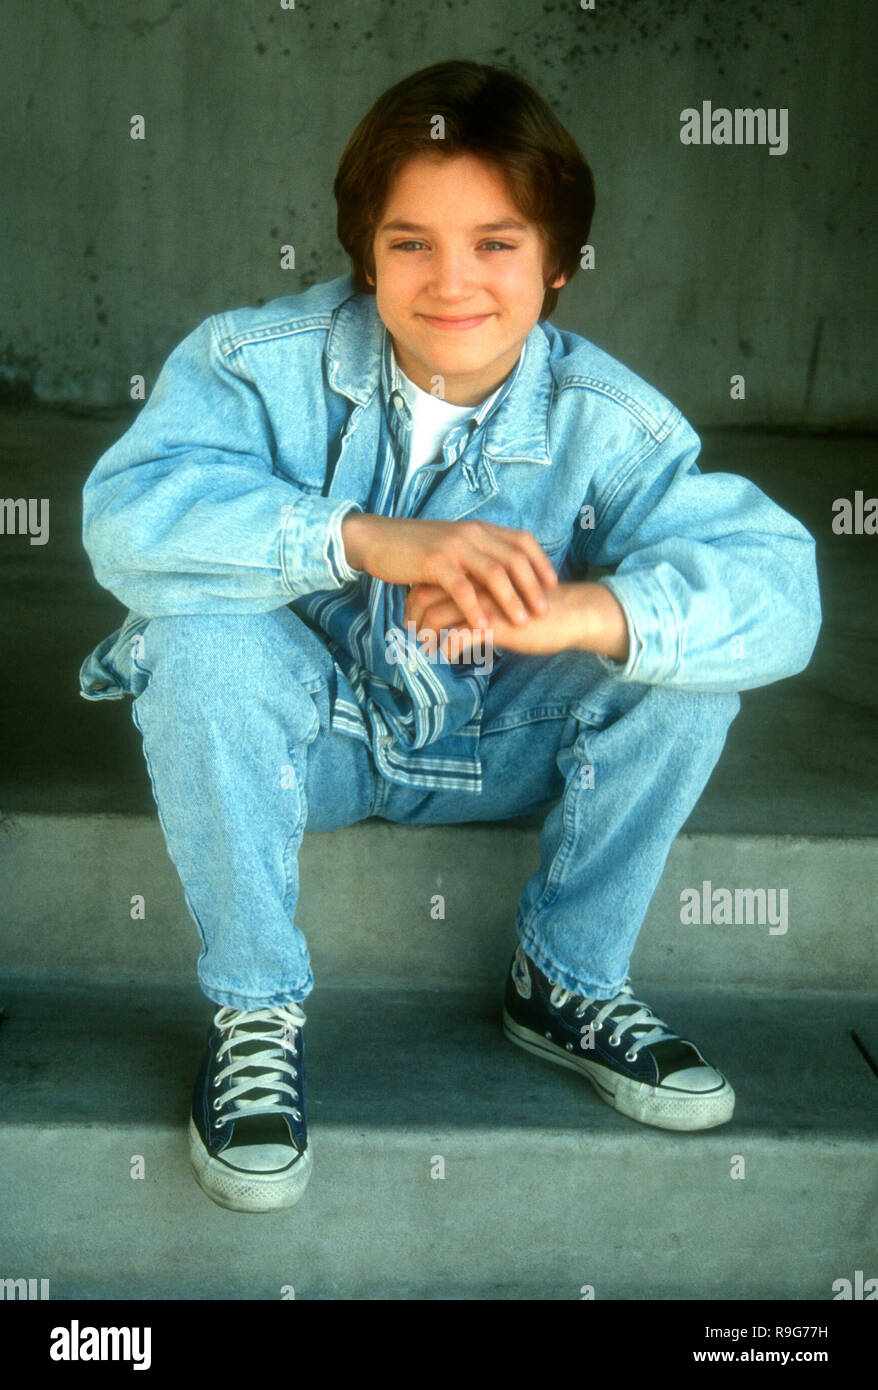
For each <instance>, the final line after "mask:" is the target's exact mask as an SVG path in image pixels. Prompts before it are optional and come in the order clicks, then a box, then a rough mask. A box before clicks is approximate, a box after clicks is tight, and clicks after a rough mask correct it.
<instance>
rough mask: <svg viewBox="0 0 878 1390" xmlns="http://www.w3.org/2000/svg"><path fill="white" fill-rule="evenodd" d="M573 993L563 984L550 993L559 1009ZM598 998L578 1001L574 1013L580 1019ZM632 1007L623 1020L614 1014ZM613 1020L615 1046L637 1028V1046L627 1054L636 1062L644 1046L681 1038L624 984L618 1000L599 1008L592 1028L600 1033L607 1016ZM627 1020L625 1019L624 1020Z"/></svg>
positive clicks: (553, 1002) (612, 1000) (551, 1001)
mask: <svg viewBox="0 0 878 1390" xmlns="http://www.w3.org/2000/svg"><path fill="white" fill-rule="evenodd" d="M572 998H573V994H572V992H571V991H570V990H569V989H563V988H562V986H561V985H555V986H554V988H553V989H552V992H551V994H550V995H549V1002H550V1004H552V1005H554V1007H555V1008H556V1009H560V1008H563V1007H564V1005H565V1004H566V1003H567V1001H568V999H572ZM594 1002H595V1001H594V1000H593V999H583V1001H582V1003H581V1004H577V1006H576V1008H575V1009H574V1013H575V1014H576V1016H577V1018H582V1015H583V1014H584V1013H585V1011H586V1009H587V1008H588V1006H589V1005H590V1004H593V1003H594ZM620 1006H621V1007H623V1008H626V1009H630V1010H631V1012H630V1013H626V1014H623V1015H622V1019H618V1018H613V1013H614V1011H615V1010H616V1009H618V1008H619V1007H620ZM607 1018H609V1019H612V1021H613V1023H614V1024H615V1025H616V1026H615V1029H614V1031H613V1033H612V1034H611V1035H610V1042H611V1044H612V1045H613V1046H618V1044H619V1043H620V1042H621V1041H622V1034H623V1033H627V1032H628V1031H629V1029H633V1030H634V1036H635V1039H636V1042H637V1045H636V1047H634V1048H629V1050H628V1053H627V1056H628V1058H629V1060H630V1061H632V1062H633V1061H635V1059H636V1057H637V1054H638V1052H639V1051H640V1049H641V1048H642V1047H652V1046H653V1044H654V1043H659V1042H665V1041H668V1040H671V1039H673V1040H674V1041H676V1040H677V1039H678V1036H679V1035H678V1034H677V1033H672V1032H671V1031H670V1029H669V1028H668V1025H667V1024H666V1023H665V1022H664V1020H663V1019H661V1018H657V1017H656V1015H655V1014H654V1013H653V1011H652V1009H651V1008H650V1007H649V1005H648V1004H644V1002H643V1000H642V999H635V998H634V992H633V990H632V989H631V986H630V985H627V984H626V985H623V986H622V988H621V990H620V991H619V993H618V994H617V995H616V997H615V998H614V999H608V1000H607V1002H606V1003H605V1004H604V1006H603V1008H601V1009H598V1011H597V1013H596V1014H595V1017H594V1022H593V1024H592V1027H593V1028H594V1031H595V1032H596V1033H599V1032H600V1030H601V1028H602V1027H603V1025H604V1020H605V1019H607ZM622 1020H624V1021H622Z"/></svg>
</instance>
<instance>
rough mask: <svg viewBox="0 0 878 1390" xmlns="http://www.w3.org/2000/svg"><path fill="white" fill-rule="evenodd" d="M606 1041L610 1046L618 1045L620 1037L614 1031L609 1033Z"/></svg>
mask: <svg viewBox="0 0 878 1390" xmlns="http://www.w3.org/2000/svg"><path fill="white" fill-rule="evenodd" d="M607 1041H608V1043H609V1044H610V1047H618V1046H619V1044H620V1043H621V1041H622V1039H621V1038H618V1037H617V1036H616V1034H615V1033H611V1034H610V1036H609V1038H608V1039H607Z"/></svg>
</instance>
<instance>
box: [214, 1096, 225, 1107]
mask: <svg viewBox="0 0 878 1390" xmlns="http://www.w3.org/2000/svg"><path fill="white" fill-rule="evenodd" d="M213 1108H214V1110H222V1108H223V1098H222V1096H217V1098H216V1100H215V1101H214V1103H213Z"/></svg>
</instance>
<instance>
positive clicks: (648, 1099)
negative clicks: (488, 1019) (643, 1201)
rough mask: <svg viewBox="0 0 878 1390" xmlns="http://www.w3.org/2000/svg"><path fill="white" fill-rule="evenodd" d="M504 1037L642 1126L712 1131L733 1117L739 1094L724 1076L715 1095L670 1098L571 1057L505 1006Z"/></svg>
mask: <svg viewBox="0 0 878 1390" xmlns="http://www.w3.org/2000/svg"><path fill="white" fill-rule="evenodd" d="M503 1032H504V1033H505V1034H506V1037H507V1038H508V1039H509V1041H510V1042H514V1043H516V1044H517V1045H518V1047H522V1048H524V1050H525V1052H532V1053H533V1054H534V1055H535V1056H537V1057H543V1058H545V1060H546V1061H547V1062H554V1063H555V1065H556V1066H559V1067H569V1068H570V1069H571V1070H572V1071H575V1072H578V1073H579V1075H580V1076H584V1077H585V1078H586V1079H587V1080H588V1081H590V1082H591V1084H592V1086H593V1087H594V1089H595V1091H596V1092H597V1094H598V1095H599V1096H600V1098H601V1100H603V1101H606V1103H607V1105H611V1106H612V1107H613V1109H614V1110H618V1111H619V1113H620V1115H627V1116H628V1118H629V1119H630V1120H639V1121H640V1123H641V1124H645V1125H655V1126H656V1128H658V1129H676V1130H693V1129H713V1128H714V1127H715V1126H716V1125H724V1124H726V1123H727V1122H728V1121H729V1120H730V1119H731V1118H732V1114H733V1113H734V1109H735V1093H734V1091H733V1090H732V1087H731V1086H730V1085H729V1083H728V1081H726V1079H725V1077H723V1084H722V1086H720V1087H718V1088H717V1089H716V1090H715V1091H708V1092H695V1093H693V1092H689V1093H688V1094H687V1093H686V1092H680V1091H678V1092H676V1093H673V1094H670V1093H668V1092H667V1091H662V1090H661V1089H660V1088H658V1087H656V1086H649V1085H647V1084H646V1083H645V1082H643V1081H634V1080H632V1079H631V1077H628V1076H619V1075H618V1074H617V1073H616V1072H613V1071H611V1070H610V1069H609V1068H608V1067H605V1066H602V1065H601V1063H600V1062H590V1061H589V1060H588V1058H587V1057H570V1056H569V1055H568V1054H567V1053H566V1051H562V1050H561V1048H559V1047H558V1046H557V1045H556V1044H555V1043H553V1042H550V1041H549V1039H548V1038H543V1037H540V1035H539V1033H534V1032H533V1030H532V1029H530V1028H523V1027H522V1026H521V1024H520V1023H516V1022H515V1020H514V1019H513V1018H512V1016H511V1014H510V1013H509V1012H508V1010H507V1009H506V1008H505V1007H504V1009H503Z"/></svg>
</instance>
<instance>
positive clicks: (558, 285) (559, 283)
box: [549, 275, 567, 290]
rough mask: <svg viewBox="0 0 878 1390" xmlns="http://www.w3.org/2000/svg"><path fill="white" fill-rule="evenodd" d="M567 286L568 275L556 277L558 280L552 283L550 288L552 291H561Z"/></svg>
mask: <svg viewBox="0 0 878 1390" xmlns="http://www.w3.org/2000/svg"><path fill="white" fill-rule="evenodd" d="M566 284H567V276H566V275H559V276H557V277H556V279H554V280H553V281H552V283H551V285H550V286H549V288H550V289H552V290H560V288H561V286H562V285H566Z"/></svg>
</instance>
